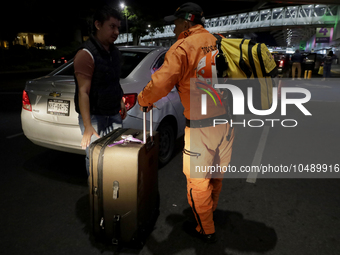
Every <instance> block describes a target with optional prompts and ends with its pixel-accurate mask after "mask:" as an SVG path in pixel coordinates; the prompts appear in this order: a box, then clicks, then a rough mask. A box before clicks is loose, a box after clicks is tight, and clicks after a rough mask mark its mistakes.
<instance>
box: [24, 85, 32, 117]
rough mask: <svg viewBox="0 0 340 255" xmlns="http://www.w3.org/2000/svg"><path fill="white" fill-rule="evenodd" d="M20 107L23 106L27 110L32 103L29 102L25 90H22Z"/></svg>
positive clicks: (30, 109) (29, 109) (30, 108)
mask: <svg viewBox="0 0 340 255" xmlns="http://www.w3.org/2000/svg"><path fill="white" fill-rule="evenodd" d="M22 108H24V109H25V110H27V111H30V112H31V111H32V105H31V102H30V99H29V97H28V94H27V92H26V91H25V90H24V92H23V93H22Z"/></svg>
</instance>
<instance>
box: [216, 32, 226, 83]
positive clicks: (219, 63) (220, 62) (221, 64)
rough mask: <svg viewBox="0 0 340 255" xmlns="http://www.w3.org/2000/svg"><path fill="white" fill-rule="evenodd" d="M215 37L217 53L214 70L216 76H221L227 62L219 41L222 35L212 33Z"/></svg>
mask: <svg viewBox="0 0 340 255" xmlns="http://www.w3.org/2000/svg"><path fill="white" fill-rule="evenodd" d="M213 35H214V36H215V37H216V39H217V40H216V48H217V50H218V54H217V56H216V71H217V77H218V78H223V73H224V71H225V70H227V69H228V67H229V66H228V62H227V60H226V58H225V57H224V54H223V51H222V49H221V42H222V39H223V37H222V36H221V35H219V34H213Z"/></svg>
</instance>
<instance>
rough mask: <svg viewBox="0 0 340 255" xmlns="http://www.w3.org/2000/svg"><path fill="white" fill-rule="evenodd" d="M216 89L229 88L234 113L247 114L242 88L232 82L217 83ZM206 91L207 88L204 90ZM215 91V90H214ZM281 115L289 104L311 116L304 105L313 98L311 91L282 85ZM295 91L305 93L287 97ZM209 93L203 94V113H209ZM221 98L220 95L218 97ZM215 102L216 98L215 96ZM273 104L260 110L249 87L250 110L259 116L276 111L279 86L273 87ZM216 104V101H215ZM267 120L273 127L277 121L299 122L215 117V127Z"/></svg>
mask: <svg viewBox="0 0 340 255" xmlns="http://www.w3.org/2000/svg"><path fill="white" fill-rule="evenodd" d="M213 88H214V89H217V90H229V91H230V92H231V95H232V98H233V105H232V106H233V107H232V109H233V111H232V114H233V115H245V109H244V108H245V96H244V94H243V92H242V90H241V89H240V88H239V87H237V86H235V85H232V84H215V85H214V86H213ZM204 91H206V90H204ZM214 91H215V90H214ZM206 92H207V94H208V95H209V96H210V97H212V98H213V95H212V94H211V93H208V92H209V91H206ZM280 92H281V116H286V115H287V105H289V104H291V105H295V106H296V107H297V108H298V109H299V110H300V111H301V112H302V113H303V114H304V115H306V116H311V115H312V114H311V113H310V112H309V111H308V110H307V108H306V107H305V106H304V105H303V104H305V103H307V102H309V100H310V99H311V93H310V91H309V90H307V89H305V88H298V87H282V88H281V91H280ZM289 93H295V94H299V95H303V96H304V97H302V98H287V94H289ZM207 94H202V95H201V115H207ZM218 98H219V97H218ZM213 100H214V102H215V99H214V98H213ZM271 102H272V103H271V106H270V108H269V109H266V110H259V109H256V108H255V107H254V103H253V88H251V87H248V88H247V106H248V109H249V111H250V112H251V113H252V114H254V115H257V116H267V115H270V114H272V113H274V112H275V111H276V109H277V107H278V89H277V87H273V89H272V100H271ZM215 105H216V102H215ZM265 121H267V122H270V123H271V127H274V125H275V122H280V123H281V125H282V126H283V127H295V126H297V124H298V122H297V120H295V119H283V120H280V119H265V120H262V119H251V120H248V121H247V122H246V120H245V119H244V120H243V121H242V122H234V121H233V120H227V119H214V122H213V123H214V127H215V126H216V125H219V124H226V123H228V122H230V125H231V126H233V125H243V126H244V127H245V126H246V124H248V126H249V127H262V126H263V125H264V123H265Z"/></svg>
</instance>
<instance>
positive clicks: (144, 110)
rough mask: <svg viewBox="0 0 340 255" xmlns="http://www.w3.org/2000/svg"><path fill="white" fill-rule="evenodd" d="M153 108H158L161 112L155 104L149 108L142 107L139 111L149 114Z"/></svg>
mask: <svg viewBox="0 0 340 255" xmlns="http://www.w3.org/2000/svg"><path fill="white" fill-rule="evenodd" d="M153 108H156V109H158V110H159V108H158V107H157V106H156V105H155V104H153V105H149V106H141V107H140V108H139V109H140V110H141V111H142V112H149V111H150V110H151V109H153Z"/></svg>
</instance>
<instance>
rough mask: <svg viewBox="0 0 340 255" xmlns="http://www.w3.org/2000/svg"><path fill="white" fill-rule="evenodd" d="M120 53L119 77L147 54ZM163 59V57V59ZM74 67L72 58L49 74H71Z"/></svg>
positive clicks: (123, 76)
mask: <svg viewBox="0 0 340 255" xmlns="http://www.w3.org/2000/svg"><path fill="white" fill-rule="evenodd" d="M121 53H122V61H121V64H122V67H121V68H122V69H121V74H120V78H122V79H124V78H126V77H127V76H128V75H129V74H130V73H131V72H132V71H133V69H135V67H136V66H137V65H138V64H139V63H140V62H141V61H142V60H143V58H144V57H145V56H146V55H147V53H145V52H132V51H121ZM163 61H164V59H163ZM73 74H74V67H73V60H72V61H70V62H68V63H67V64H64V65H62V66H61V67H59V68H57V69H56V70H54V71H53V72H52V73H51V74H50V75H73Z"/></svg>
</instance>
